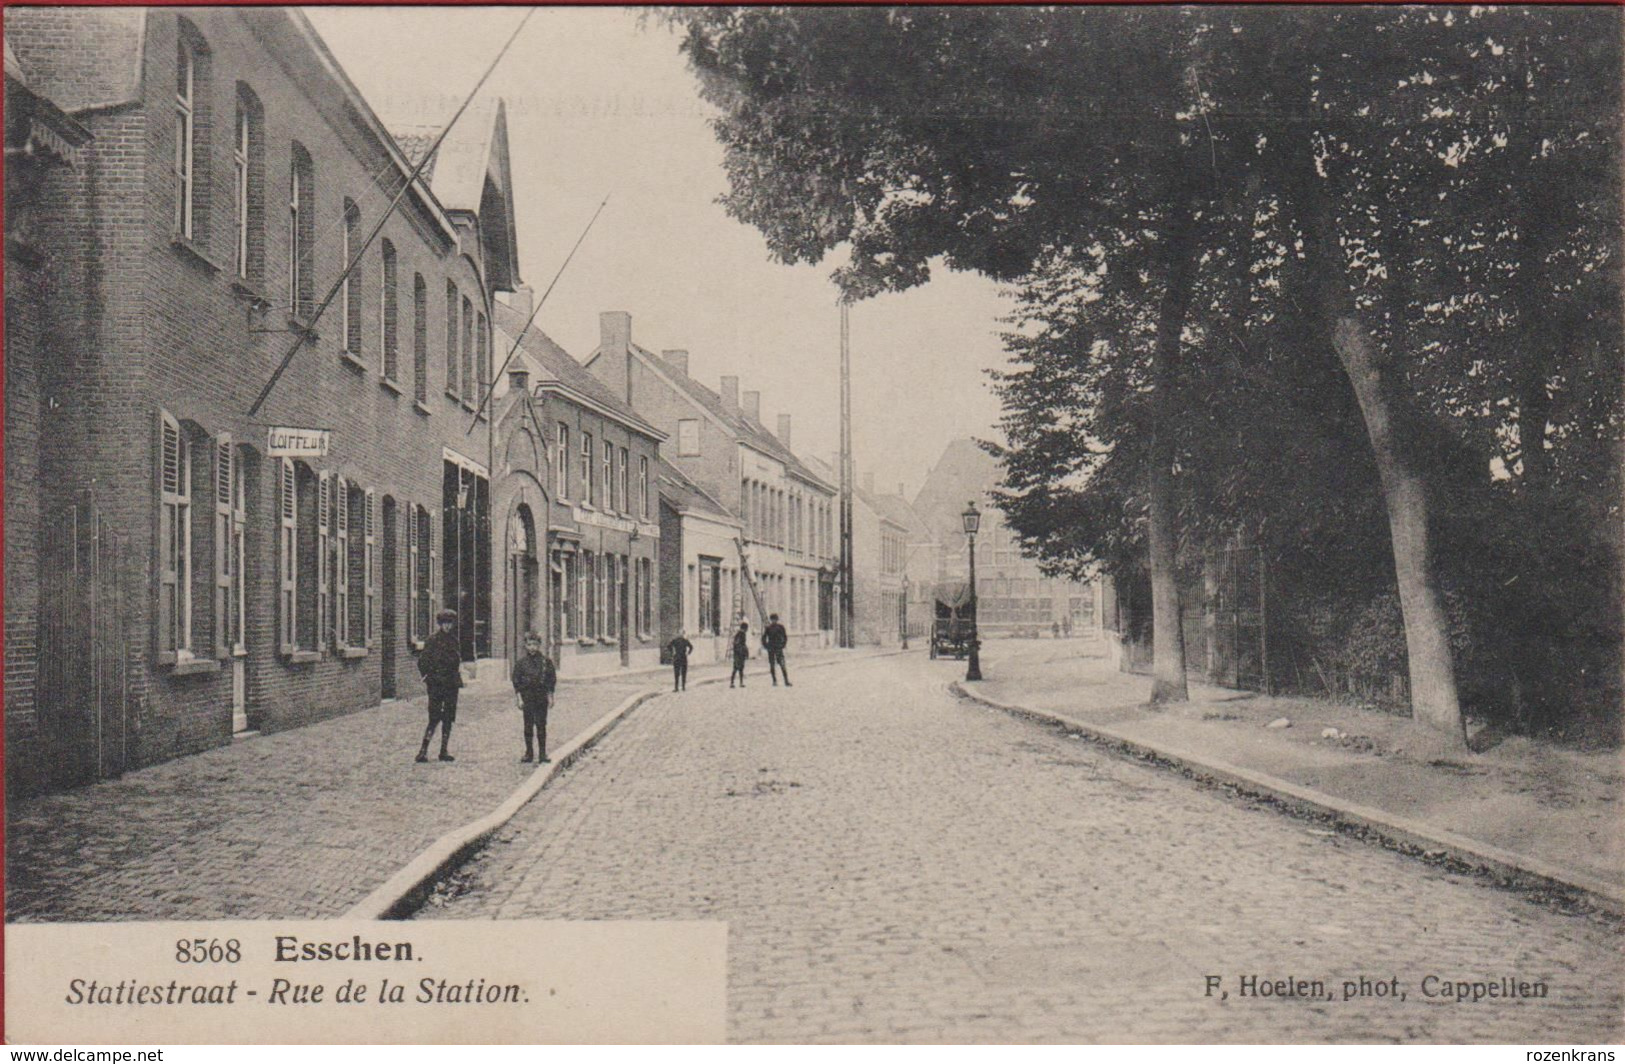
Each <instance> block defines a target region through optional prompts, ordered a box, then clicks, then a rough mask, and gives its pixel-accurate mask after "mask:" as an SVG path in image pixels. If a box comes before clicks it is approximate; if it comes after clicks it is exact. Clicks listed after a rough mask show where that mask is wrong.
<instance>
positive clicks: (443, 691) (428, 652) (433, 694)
mask: <svg viewBox="0 0 1625 1064" xmlns="http://www.w3.org/2000/svg"><path fill="white" fill-rule="evenodd" d="M435 621H436V623H437V624H438V625H439V631H437V632H435V634H434V635H431V636H430V637H429V638H428V641H427V642H425V643H424V644H423V649H422V650H421V651H420V652H419V653H418V674H419V675H420V676H422V677H423V683H424V685H425V686H427V687H428V689H429V726H428V728H426V729H425V730H424V732H423V744H422V745H421V746H419V747H418V757H417V759H418V761H419V762H420V763H421V762H424V761H427V760H429V740H430V738H432V737H433V736H434V730H435V727H436V726H439V728H440V760H442V761H455V760H457V759H456V758H455V757H452V756H451V754H450V753H448V752H447V750H446V746H447V744H448V743H450V742H451V726H452V725H453V724H455V723H456V722H457V690H458V688H460V687H462V686H463V655H462V652H461V651H460V650H459V649H458V647H457V635H456V633H455V632H454V631H453V628H454V627H455V626H456V624H457V611H456V610H441V611H440V613H439V614H438V615H437V616H436V617H435Z"/></svg>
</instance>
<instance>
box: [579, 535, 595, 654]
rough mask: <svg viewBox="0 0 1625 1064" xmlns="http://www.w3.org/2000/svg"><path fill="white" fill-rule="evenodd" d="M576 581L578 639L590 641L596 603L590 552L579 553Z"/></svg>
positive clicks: (591, 554)
mask: <svg viewBox="0 0 1625 1064" xmlns="http://www.w3.org/2000/svg"><path fill="white" fill-rule="evenodd" d="M576 580H577V584H576V605H577V607H578V608H579V610H580V613H581V624H580V627H579V629H578V630H579V631H580V633H581V634H580V636H579V638H582V639H591V638H592V634H593V625H594V616H595V614H594V610H595V609H596V603H597V599H596V597H595V596H594V595H593V589H594V585H595V583H596V577H595V571H594V568H593V553H592V551H590V550H586V551H582V552H581V565H580V568H579V570H578V571H577V573H576Z"/></svg>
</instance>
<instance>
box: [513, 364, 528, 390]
mask: <svg viewBox="0 0 1625 1064" xmlns="http://www.w3.org/2000/svg"><path fill="white" fill-rule="evenodd" d="M508 387H509V388H510V389H511V390H512V391H513V392H515V393H516V394H519V395H524V394H526V393H527V392H529V391H530V370H528V369H526V368H525V366H524V364H523V363H521V362H519V361H517V360H515V362H514V364H513V369H510V370H509V371H508Z"/></svg>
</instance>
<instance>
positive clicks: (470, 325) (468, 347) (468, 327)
mask: <svg viewBox="0 0 1625 1064" xmlns="http://www.w3.org/2000/svg"><path fill="white" fill-rule="evenodd" d="M458 394H459V395H461V396H462V397H463V402H465V403H468V404H470V405H472V404H473V402H474V304H473V302H472V301H470V300H469V298H468V297H467V296H464V297H463V388H462V391H460V392H459V393H458Z"/></svg>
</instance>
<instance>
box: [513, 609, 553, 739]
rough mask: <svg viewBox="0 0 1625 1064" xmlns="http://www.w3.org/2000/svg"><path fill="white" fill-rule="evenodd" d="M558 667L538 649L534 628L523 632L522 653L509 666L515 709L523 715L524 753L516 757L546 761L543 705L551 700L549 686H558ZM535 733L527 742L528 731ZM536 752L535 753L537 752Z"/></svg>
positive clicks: (551, 689)
mask: <svg viewBox="0 0 1625 1064" xmlns="http://www.w3.org/2000/svg"><path fill="white" fill-rule="evenodd" d="M558 682H559V674H558V670H557V669H555V668H554V667H553V659H552V658H550V657H548V656H547V655H546V654H544V653H542V637H541V636H540V635H537V634H536V633H535V632H530V633H527V634H526V636H525V653H524V655H523V656H522V657H520V659H519V660H518V661H517V662H516V663H515V664H514V667H513V689H514V691H515V692H516V693H517V694H518V696H519V709H520V711H521V712H522V713H523V714H524V715H525V716H524V723H525V756H524V757H522V758H520V759H519V760H520V761H525V762H528V761H530V760H532V759H533V758H534V759H535V760H536V761H537V762H538V763H540V764H543V765H545V764H547V763H548V761H549V760H550V759H549V758H548V756H547V707H548V704H549V703H551V702H552V701H553V690H554V688H556V687H557V686H558ZM533 732H534V733H535V736H536V745H535V747H534V748H533V747H532V746H531V741H530V737H531V734H532V733H533ZM538 754H539V755H540V756H537V755H538Z"/></svg>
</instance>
